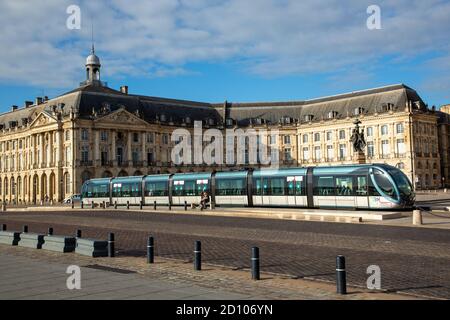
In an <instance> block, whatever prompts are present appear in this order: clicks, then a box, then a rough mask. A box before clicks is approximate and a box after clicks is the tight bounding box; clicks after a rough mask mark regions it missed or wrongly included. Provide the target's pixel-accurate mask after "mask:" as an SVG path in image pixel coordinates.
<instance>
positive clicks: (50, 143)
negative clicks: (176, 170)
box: [47, 132, 54, 168]
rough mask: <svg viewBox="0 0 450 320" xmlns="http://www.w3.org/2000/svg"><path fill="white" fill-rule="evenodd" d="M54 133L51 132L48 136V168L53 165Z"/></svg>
mask: <svg viewBox="0 0 450 320" xmlns="http://www.w3.org/2000/svg"><path fill="white" fill-rule="evenodd" d="M53 134H54V133H53V132H50V133H49V135H48V150H47V167H48V168H50V167H51V163H52V162H53V160H54V159H53Z"/></svg>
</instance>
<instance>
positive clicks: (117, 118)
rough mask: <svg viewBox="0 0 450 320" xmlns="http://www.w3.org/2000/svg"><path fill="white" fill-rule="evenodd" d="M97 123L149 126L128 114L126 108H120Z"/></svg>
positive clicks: (98, 119) (133, 115)
mask: <svg viewBox="0 0 450 320" xmlns="http://www.w3.org/2000/svg"><path fill="white" fill-rule="evenodd" d="M95 122H97V123H115V124H131V125H147V124H148V123H147V122H145V121H144V120H142V119H141V118H139V117H138V116H136V115H135V114H133V113H131V112H128V111H127V110H125V109H124V108H120V109H119V110H116V111H114V112H112V113H110V114H107V115H105V116H103V117H99V118H97V119H95Z"/></svg>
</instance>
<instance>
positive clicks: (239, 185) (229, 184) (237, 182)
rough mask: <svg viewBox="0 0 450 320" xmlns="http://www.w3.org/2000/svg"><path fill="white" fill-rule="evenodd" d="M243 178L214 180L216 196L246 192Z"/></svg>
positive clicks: (236, 194)
mask: <svg viewBox="0 0 450 320" xmlns="http://www.w3.org/2000/svg"><path fill="white" fill-rule="evenodd" d="M245 182H246V180H245V179H218V180H217V181H216V195H217V196H240V195H245V194H246V183H245Z"/></svg>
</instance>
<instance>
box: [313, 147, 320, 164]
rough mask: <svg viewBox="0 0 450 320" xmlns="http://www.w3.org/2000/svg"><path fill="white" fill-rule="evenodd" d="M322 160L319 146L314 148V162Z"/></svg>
mask: <svg viewBox="0 0 450 320" xmlns="http://www.w3.org/2000/svg"><path fill="white" fill-rule="evenodd" d="M321 158H322V151H321V149H320V147H319V146H317V147H314V160H315V161H320V160H321Z"/></svg>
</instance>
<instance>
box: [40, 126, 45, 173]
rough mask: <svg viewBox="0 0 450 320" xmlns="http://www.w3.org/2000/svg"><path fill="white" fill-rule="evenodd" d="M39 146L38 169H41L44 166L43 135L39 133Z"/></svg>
mask: <svg viewBox="0 0 450 320" xmlns="http://www.w3.org/2000/svg"><path fill="white" fill-rule="evenodd" d="M39 139H40V144H39V167H40V168H42V165H43V164H44V140H45V139H44V134H43V133H41V134H40V135H39Z"/></svg>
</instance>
